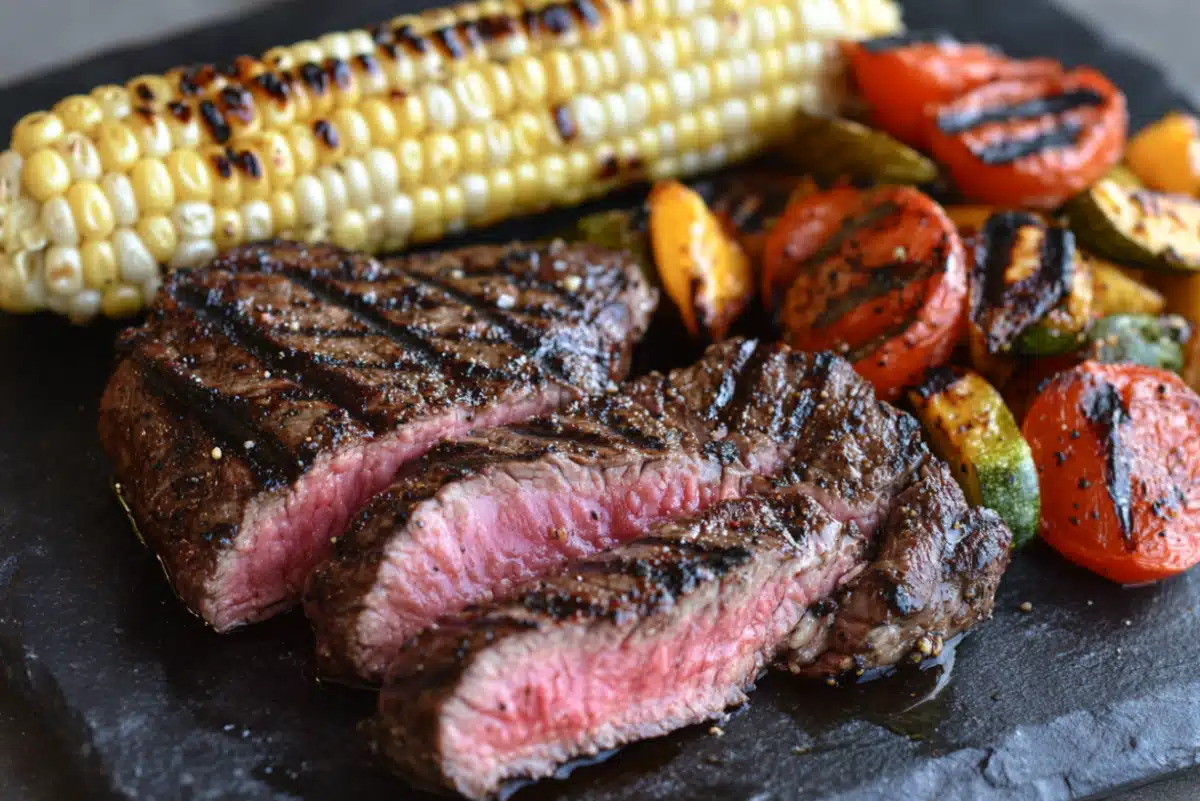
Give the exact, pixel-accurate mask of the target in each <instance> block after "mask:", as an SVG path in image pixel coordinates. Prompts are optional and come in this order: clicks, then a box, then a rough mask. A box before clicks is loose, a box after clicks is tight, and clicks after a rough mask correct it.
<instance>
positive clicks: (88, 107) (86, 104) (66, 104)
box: [54, 95, 104, 133]
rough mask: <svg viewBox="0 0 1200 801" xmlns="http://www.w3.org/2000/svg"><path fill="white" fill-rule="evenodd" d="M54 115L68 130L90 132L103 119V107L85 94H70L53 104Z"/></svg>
mask: <svg viewBox="0 0 1200 801" xmlns="http://www.w3.org/2000/svg"><path fill="white" fill-rule="evenodd" d="M54 116H56V117H58V119H59V120H61V121H62V124H63V125H64V126H66V128H67V130H68V131H81V132H83V133H91V131H92V129H94V128H95V127H96V126H97V125H99V124H100V123H101V122H102V121H103V120H104V109H102V108H100V104H99V103H97V102H96V101H95V100H94V99H92V98H91V97H88V96H87V95H71V96H70V97H64V98H63V99H62V100H60V101H58V102H57V103H55V104H54Z"/></svg>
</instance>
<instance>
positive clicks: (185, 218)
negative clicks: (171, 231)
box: [171, 200, 216, 239]
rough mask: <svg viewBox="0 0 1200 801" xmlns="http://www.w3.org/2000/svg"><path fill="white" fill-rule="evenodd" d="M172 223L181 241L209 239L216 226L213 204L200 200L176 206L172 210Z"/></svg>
mask: <svg viewBox="0 0 1200 801" xmlns="http://www.w3.org/2000/svg"><path fill="white" fill-rule="evenodd" d="M171 222H172V223H173V224H174V225H175V230H176V231H178V232H179V238H180V239H208V238H210V237H211V236H212V235H213V226H214V225H215V224H216V222H215V217H214V214H213V207H212V204H210V203H205V202H203V201H200V200H190V201H187V202H184V203H178V204H176V206H175V208H173V209H171Z"/></svg>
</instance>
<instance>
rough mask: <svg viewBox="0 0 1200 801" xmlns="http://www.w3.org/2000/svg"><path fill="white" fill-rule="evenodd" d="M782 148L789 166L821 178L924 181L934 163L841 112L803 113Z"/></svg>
mask: <svg viewBox="0 0 1200 801" xmlns="http://www.w3.org/2000/svg"><path fill="white" fill-rule="evenodd" d="M781 151H782V153H783V155H784V157H785V158H786V159H787V161H788V163H789V164H791V165H792V167H794V168H796V169H797V170H800V171H802V172H806V173H809V174H811V175H814V176H816V177H817V178H818V179H822V180H825V181H834V180H837V179H838V178H843V177H845V178H851V179H855V180H857V181H860V182H864V181H865V182H871V183H879V184H925V183H931V182H932V181H934V180H936V179H937V175H938V171H937V165H936V164H934V163H933V162H932V161H930V160H929V159H928V158H926V157H925V156H923V155H921V154H920V153H918V152H917V151H915V150H913V149H912V148H911V147H908V146H907V145H905V144H902V143H900V142H898V141H897V140H895V139H893V138H892V137H891V136H888V135H887V134H886V133H884V132H882V131H878V130H875V129H874V128H868V127H867V126H865V125H863V124H861V123H857V122H854V121H853V120H847V119H843V118H841V117H823V116H819V115H816V114H808V113H805V112H801V113H800V114H798V115H796V122H795V129H794V132H793V133H792V134H790V135H789V136H788V138H787V140H786V141H785V142H784V144H783V146H782V148H781Z"/></svg>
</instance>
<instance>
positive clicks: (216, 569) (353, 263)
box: [99, 242, 657, 630]
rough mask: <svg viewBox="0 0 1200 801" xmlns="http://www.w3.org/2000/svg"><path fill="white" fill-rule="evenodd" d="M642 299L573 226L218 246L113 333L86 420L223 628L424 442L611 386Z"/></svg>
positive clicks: (644, 292)
mask: <svg viewBox="0 0 1200 801" xmlns="http://www.w3.org/2000/svg"><path fill="white" fill-rule="evenodd" d="M656 300H657V296H656V293H655V291H654V290H653V289H651V288H650V287H649V286H648V285H647V284H646V282H645V281H644V279H643V277H642V275H641V272H640V270H639V269H638V268H637V267H636V265H634V264H633V263H632V262H631V261H629V260H628V258H627V257H625V256H623V255H620V254H616V253H612V252H609V251H605V250H602V249H598V248H593V247H586V246H585V247H578V246H565V245H563V244H561V243H555V244H546V245H535V246H521V245H513V246H504V247H500V246H486V247H470V248H465V249H462V250H458V251H450V252H444V253H437V254H430V255H421V256H414V257H409V258H405V259H396V260H390V261H377V260H374V259H371V258H368V257H365V256H360V255H357V254H353V253H348V252H344V251H341V250H338V249H336V248H331V247H320V246H318V247H309V246H303V245H298V244H293V243H285V242H276V243H269V244H265V245H254V246H247V247H243V248H238V249H235V250H233V251H231V252H229V253H227V254H225V255H223V256H222V257H220V258H219V259H217V260H216V261H215V262H214V263H213V265H212V266H211V267H210V268H208V269H204V270H195V271H181V272H178V273H176V274H174V275H173V276H172V277H171V278H170V279H169V280H168V281H167V283H166V285H165V286H164V287H163V289H162V291H161V292H160V294H159V297H158V299H157V301H156V303H155V306H154V309H153V311H152V313H151V315H150V318H149V319H148V320H147V322H146V323H145V324H144V325H142V326H140V327H138V328H133V329H130V330H128V331H126V332H125V333H124V334H123V335H122V336H121V339H120V341H119V349H120V359H119V362H118V364H117V367H116V371H115V373H114V374H113V376H112V378H111V380H110V381H109V385H108V388H107V390H106V391H105V394H104V397H103V399H102V402H101V408H100V423H99V430H100V438H101V440H102V442H103V444H104V447H105V449H106V450H107V452H108V454H109V455H110V457H111V458H112V460H113V463H114V465H115V468H116V477H117V481H118V482H119V484H120V491H121V493H122V494H123V496H124V498H125V499H126V502H127V504H128V506H129V507H130V509H131V512H132V515H133V517H134V520H135V522H136V523H137V525H138V527H139V529H140V531H141V533H142V535H143V537H144V538H145V540H146V541H147V543H148V544H149V545H150V546H151V547H152V548H153V549H154V550H155V552H156V553H157V554H158V556H159V558H160V560H161V561H162V563H163V565H164V567H165V568H166V570H167V573H168V574H169V576H170V578H171V581H172V583H173V584H174V586H175V589H176V590H177V591H178V593H179V595H180V596H181V597H182V599H183V600H184V601H185V603H187V604H188V606H189V607H191V608H192V609H193V610H195V611H196V612H197V613H199V614H200V615H201V616H202V617H203V618H204V619H205V620H207V621H208V622H209V623H210V624H211V625H212V626H213V627H214V628H216V629H218V630H226V629H229V628H232V627H234V626H238V625H241V624H244V623H249V622H253V621H256V620H262V619H264V618H266V617H269V616H270V615H272V614H274V613H275V612H278V611H280V610H282V609H284V608H286V607H288V606H290V605H292V604H293V603H295V602H296V601H297V600H298V598H299V595H300V592H301V589H302V587H303V586H304V583H305V581H306V579H307V578H308V575H309V573H310V572H311V570H312V569H313V567H314V566H315V565H316V564H317V563H318V562H319V561H320V560H322V559H323V558H324V557H326V556H327V555H328V552H329V547H330V540H331V538H332V537H334V536H336V535H337V534H339V533H341V531H342V529H343V528H344V526H345V524H346V523H347V521H348V520H349V519H350V518H351V516H352V515H353V513H354V512H355V511H356V510H357V509H359V508H360V507H361V506H362V505H363V504H364V503H365V502H366V501H367V500H368V499H369V498H370V497H371V496H372V495H374V494H375V493H377V492H378V491H379V490H381V489H383V488H385V487H386V486H387V485H388V483H389V482H390V481H391V480H392V477H393V475H394V474H395V473H396V471H397V469H399V468H400V467H401V466H402V465H404V464H405V463H406V462H409V461H411V460H413V459H415V458H417V457H419V456H421V455H422V454H423V453H425V452H426V451H427V450H429V449H430V448H431V447H432V446H434V445H435V444H436V443H438V442H440V441H442V440H444V439H447V438H452V437H456V436H459V435H461V434H463V433H465V432H466V431H468V430H469V429H472V428H477V427H480V426H485V427H486V426H495V425H503V424H505V423H510V422H513V421H518V420H524V419H527V418H530V417H533V416H536V415H539V414H544V413H546V412H549V411H551V410H553V409H555V408H558V407H559V406H561V405H563V404H564V403H567V402H569V401H571V400H572V399H575V398H578V397H582V396H584V395H589V394H594V393H598V392H604V391H605V390H607V389H609V388H610V387H612V386H614V385H615V382H616V381H618V380H620V379H622V378H623V377H624V375H625V373H626V371H627V369H628V364H629V359H630V351H631V348H632V346H633V344H634V343H635V342H636V341H637V340H638V339H639V338H640V336H641V335H642V333H643V332H644V331H645V328H646V326H647V324H648V322H649V318H650V315H651V313H652V312H653V310H654V306H655V303H656Z"/></svg>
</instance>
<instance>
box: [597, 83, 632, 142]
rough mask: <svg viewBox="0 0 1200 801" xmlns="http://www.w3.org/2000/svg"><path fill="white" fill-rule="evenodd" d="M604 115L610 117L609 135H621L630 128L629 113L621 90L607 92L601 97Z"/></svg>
mask: <svg viewBox="0 0 1200 801" xmlns="http://www.w3.org/2000/svg"><path fill="white" fill-rule="evenodd" d="M601 102H602V103H603V104H604V116H605V117H607V118H608V136H610V137H612V136H620V135H621V134H623V133H625V132H626V131H627V130H629V114H628V112H627V111H626V109H625V100H624V98H623V97H622V96H621V93H620V92H605V93H604V97H603V98H602V99H601Z"/></svg>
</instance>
